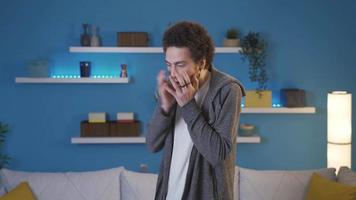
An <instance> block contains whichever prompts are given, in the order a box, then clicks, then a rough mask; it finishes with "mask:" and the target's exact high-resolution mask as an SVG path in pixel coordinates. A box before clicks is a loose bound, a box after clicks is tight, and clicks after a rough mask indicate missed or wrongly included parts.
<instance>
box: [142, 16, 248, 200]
mask: <svg viewBox="0 0 356 200" xmlns="http://www.w3.org/2000/svg"><path fill="white" fill-rule="evenodd" d="M163 49H164V52H165V59H166V64H167V70H168V72H169V77H165V73H164V71H161V72H160V73H159V74H158V75H157V84H158V85H157V89H158V93H159V98H158V103H157V107H156V109H155V111H154V113H153V116H152V119H151V120H150V122H149V124H148V132H147V134H146V140H147V145H148V148H149V149H150V151H152V152H158V151H160V150H162V149H163V158H162V162H161V166H160V174H159V177H158V182H157V188H156V196H155V199H157V200H165V199H167V200H173V199H184V200H185V199H192V200H200V199H201V200H210V199H228V200H232V199H233V185H234V172H235V157H236V135H237V127H238V122H239V115H240V110H241V97H242V96H244V89H243V87H242V85H241V84H240V82H238V81H237V80H236V79H234V78H233V77H231V76H229V75H227V74H224V73H222V72H219V71H218V70H216V69H215V68H213V66H212V60H213V54H214V45H213V42H212V40H211V38H210V36H209V35H208V33H207V31H206V30H205V29H204V28H203V27H202V26H201V25H199V24H196V23H192V22H180V23H177V24H175V25H174V26H172V27H170V28H169V29H168V30H166V32H165V33H164V37H163Z"/></svg>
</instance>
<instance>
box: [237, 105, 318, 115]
mask: <svg viewBox="0 0 356 200" xmlns="http://www.w3.org/2000/svg"><path fill="white" fill-rule="evenodd" d="M242 113H271V114H286V113H295V114H303V113H311V114H312V113H315V107H301V108H285V107H281V108H242Z"/></svg>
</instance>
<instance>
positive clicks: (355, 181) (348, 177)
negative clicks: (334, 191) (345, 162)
mask: <svg viewBox="0 0 356 200" xmlns="http://www.w3.org/2000/svg"><path fill="white" fill-rule="evenodd" d="M337 182H338V183H343V184H346V185H352V186H356V172H354V171H352V170H351V169H350V168H348V167H340V169H339V173H338V174H337Z"/></svg>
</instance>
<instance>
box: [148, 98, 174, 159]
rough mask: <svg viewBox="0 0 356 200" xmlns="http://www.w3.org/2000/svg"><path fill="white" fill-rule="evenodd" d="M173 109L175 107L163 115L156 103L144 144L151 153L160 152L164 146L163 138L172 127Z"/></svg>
mask: <svg viewBox="0 0 356 200" xmlns="http://www.w3.org/2000/svg"><path fill="white" fill-rule="evenodd" d="M174 108H175V106H173V107H172V108H171V110H170V111H169V113H164V111H163V110H162V108H161V104H160V102H159V101H158V103H157V105H156V108H155V110H154V112H153V114H152V117H151V120H150V121H149V122H148V125H147V133H146V144H147V147H148V149H149V150H150V151H151V152H153V153H155V152H158V151H160V150H161V149H162V148H163V146H164V141H165V138H166V136H167V135H168V133H169V131H170V130H171V126H173V124H172V120H173V118H174V113H175V112H174V110H175V109H174Z"/></svg>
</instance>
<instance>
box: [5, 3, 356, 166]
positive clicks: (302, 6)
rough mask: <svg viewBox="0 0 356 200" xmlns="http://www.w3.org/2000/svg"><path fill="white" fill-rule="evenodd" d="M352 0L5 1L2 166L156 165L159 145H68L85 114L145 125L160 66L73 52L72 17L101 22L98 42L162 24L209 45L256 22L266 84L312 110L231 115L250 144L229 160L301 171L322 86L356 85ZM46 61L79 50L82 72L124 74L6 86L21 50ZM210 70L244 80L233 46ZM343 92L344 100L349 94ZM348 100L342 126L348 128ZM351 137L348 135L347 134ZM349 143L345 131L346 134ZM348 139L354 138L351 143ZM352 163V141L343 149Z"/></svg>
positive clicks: (321, 147) (55, 69) (317, 152)
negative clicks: (302, 95) (123, 70)
mask: <svg viewBox="0 0 356 200" xmlns="http://www.w3.org/2000/svg"><path fill="white" fill-rule="evenodd" d="M355 10H356V3H355V2H354V1H352V0H344V1H342V2H336V1H332V0H308V1H307V0H302V1H293V0H287V1H286V0H271V1H264V0H227V1H213V0H207V1H202V0H197V1H187V0H181V1H172V0H168V1H167V0H157V1H153V2H152V1H143V0H141V1H139V0H131V1H117V0H116V1H115V0H105V1H94V0H86V1H84V0H81V1H70V0H62V1H48V0H36V1H25V0H13V1H7V2H3V3H2V5H1V7H0V91H1V97H0V121H3V122H6V123H8V124H9V125H10V126H11V133H10V134H9V136H8V140H7V144H6V146H5V150H6V152H7V153H8V154H9V155H10V156H11V157H12V158H13V159H12V161H11V165H10V167H11V168H13V169H21V170H30V171H33V170H42V171H67V170H94V169H101V168H109V167H115V166H118V165H122V166H125V167H126V168H128V169H133V170H138V169H139V165H140V164H141V163H147V164H148V166H149V170H150V171H153V172H157V170H158V166H159V161H160V154H151V153H149V152H148V151H147V148H146V146H145V145H143V144H120V145H73V144H71V143H70V138H71V137H73V136H77V135H79V132H80V129H79V122H80V121H81V120H83V119H86V117H87V113H88V112H94V111H102V112H107V113H109V114H110V117H111V118H114V117H115V113H116V112H125V111H127V112H130V111H132V112H135V114H136V117H137V119H139V120H140V121H142V122H143V126H145V125H146V124H147V121H148V120H149V118H150V115H151V112H152V110H153V107H154V103H155V101H154V99H153V91H154V89H155V76H156V74H157V72H158V71H159V70H160V69H162V68H164V62H163V59H164V57H163V54H150V55H147V54H73V53H69V52H68V47H69V46H75V45H76V46H78V45H79V36H80V34H81V31H82V29H81V23H82V22H89V23H91V24H95V25H98V26H99V27H100V28H101V36H102V38H103V44H104V46H115V44H116V32H118V31H147V32H149V33H150V34H151V45H152V46H160V45H161V37H162V34H163V32H164V30H165V28H166V27H167V25H168V24H169V23H170V22H175V21H178V20H183V19H186V20H194V21H198V22H200V23H202V24H203V25H204V26H206V28H207V29H208V31H209V32H210V33H211V36H212V37H213V40H214V41H215V43H216V45H217V46H221V44H222V40H223V37H224V32H225V30H226V29H227V28H229V27H232V26H234V27H237V28H239V29H240V30H241V31H242V33H243V34H246V33H247V32H248V31H249V30H254V31H259V32H262V33H263V36H264V37H265V38H266V39H267V41H268V42H269V49H268V54H269V60H268V74H269V77H270V82H269V87H270V88H271V89H272V90H273V91H274V92H275V94H276V96H275V97H274V100H275V101H277V100H278V95H277V92H278V91H279V89H280V88H282V87H298V88H303V89H305V90H306V91H307V104H308V106H315V107H316V108H317V113H316V114H312V115H310V114H302V115H293V114H289V115H270V114H264V115H253V114H244V115H242V118H241V121H242V122H249V123H254V124H256V125H258V128H259V130H260V134H261V135H262V136H263V142H262V143H261V144H240V145H238V153H237V162H238V164H239V165H241V166H244V167H250V168H257V169H309V168H320V167H325V166H326V100H327V99H326V96H327V92H328V91H331V90H340V89H343V90H348V91H350V92H353V93H354V94H356V81H355V75H356V65H355V63H354V61H355V58H356V50H355V46H354V45H355V44H356V37H355V36H356V24H355V22H354V19H355V17H356V14H355V12H354V11H355ZM41 58H45V59H50V60H51V66H52V73H53V74H61V73H78V62H79V61H80V60H91V61H92V62H93V65H94V66H93V67H94V73H99V74H100V73H116V74H117V73H118V71H119V65H120V64H121V63H127V64H128V69H129V74H130V75H131V76H132V77H133V81H132V82H131V83H130V84H123V85H120V84H119V85H118V84H114V85H100V84H83V85H81V84H73V85H70V84H69V85H66V84H57V85H48V84H42V85H32V84H15V82H14V78H15V77H17V76H25V75H26V65H27V63H28V62H29V61H31V60H33V59H41ZM214 63H215V65H216V66H217V68H218V69H220V70H222V71H225V72H227V73H230V74H232V75H233V76H235V77H237V78H238V79H240V80H241V81H242V82H243V83H244V84H245V85H246V86H247V88H250V89H251V88H254V87H255V85H253V84H251V83H250V82H249V80H248V73H247V65H246V64H245V63H243V62H242V61H241V59H240V57H239V55H236V54H224V55H217V56H216V58H215V61H214ZM355 99H356V97H354V99H353V103H354V105H356V104H355ZM355 107H356V106H354V108H353V113H354V119H353V127H354V130H355V129H356V116H355ZM354 138H355V137H354ZM354 142H356V140H355V139H354ZM355 144H356V143H355ZM353 152H354V154H353V155H354V156H353V157H354V159H353V163H354V166H355V165H356V148H353Z"/></svg>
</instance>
